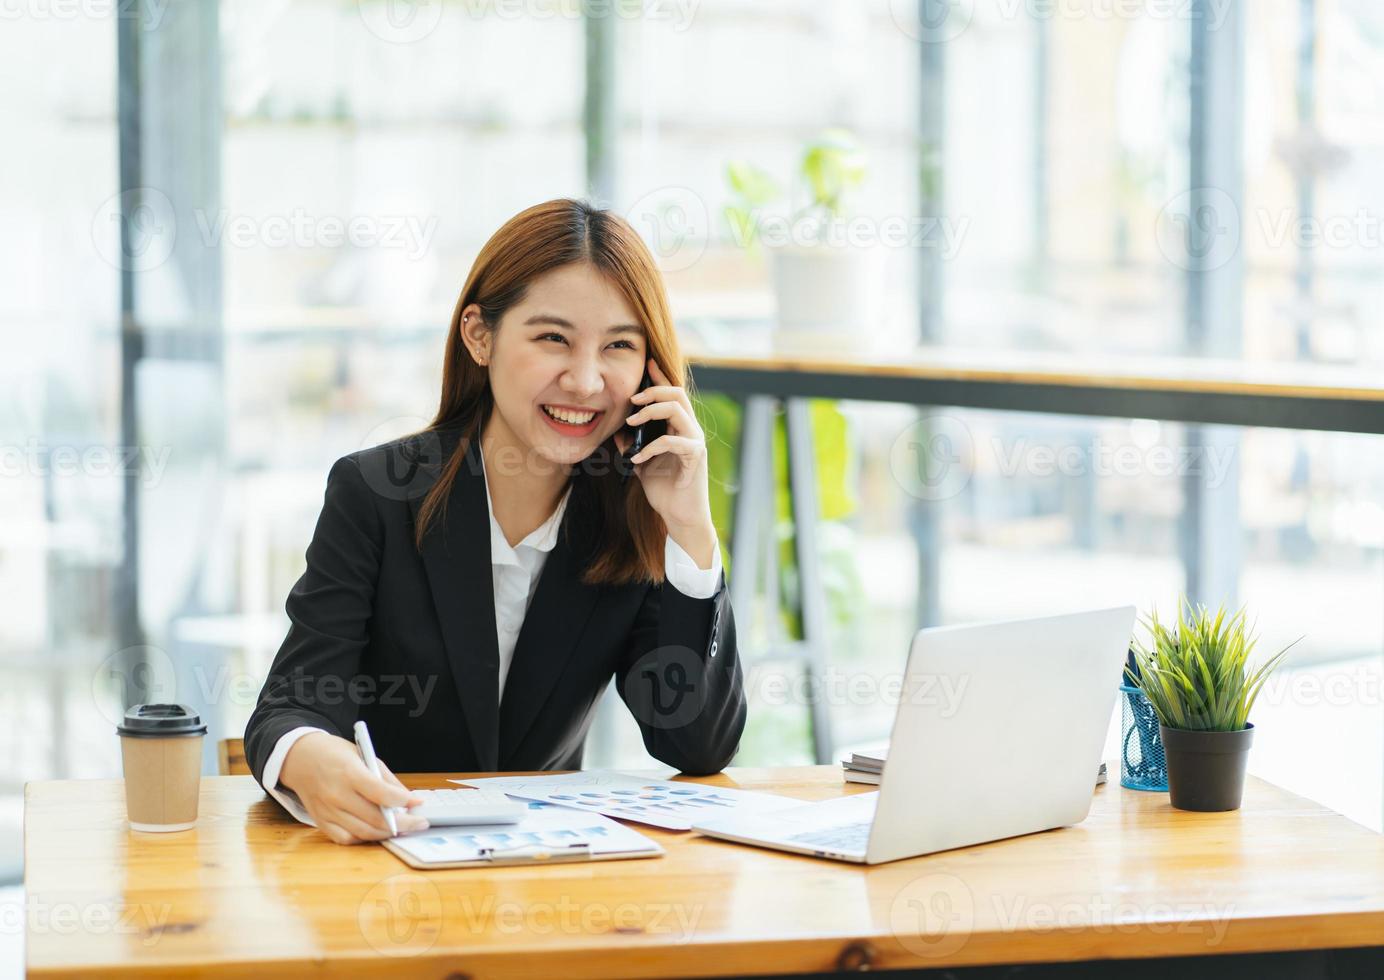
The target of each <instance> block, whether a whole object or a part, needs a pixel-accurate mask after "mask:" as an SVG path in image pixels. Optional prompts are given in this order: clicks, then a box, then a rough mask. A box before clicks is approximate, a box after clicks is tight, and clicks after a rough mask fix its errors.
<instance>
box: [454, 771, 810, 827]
mask: <svg viewBox="0 0 1384 980" xmlns="http://www.w3.org/2000/svg"><path fill="white" fill-rule="evenodd" d="M451 782H454V783H460V784H461V785H463V786H476V787H483V788H485V789H499V790H503V791H504V792H505V793H507V794H508V795H510V796H513V797H515V798H517V799H521V800H541V801H543V802H545V803H555V804H557V805H559V806H564V807H570V808H572V809H574V810H585V811H587V812H590V813H604V814H605V815H606V816H609V817H618V818H620V819H621V820H633V821H636V822H638V823H645V824H649V825H650V826H653V827H662V828H664V829H665V830H691V829H692V824H693V823H696V822H702V821H705V820H707V819H708V818H709V817H711V816H712V815H716V816H718V817H719V816H721V815H722V814H731V813H757V812H767V811H769V810H778V809H781V808H783V807H788V806H795V805H797V804H800V803H802V802H803V801H802V800H795V799H792V798H791V797H787V796H776V795H774V794H772V793H755V792H750V791H748V790H742V789H725V788H722V787H720V786H705V785H702V784H701V783H687V782H680V781H677V780H667V779H653V778H650V777H648V776H638V775H632V774H629V773H622V772H614V771H611V770H609V769H592V770H589V771H586V772H569V773H554V774H553V775H551V776H490V777H484V776H482V777H476V778H473V779H453V780H451Z"/></svg>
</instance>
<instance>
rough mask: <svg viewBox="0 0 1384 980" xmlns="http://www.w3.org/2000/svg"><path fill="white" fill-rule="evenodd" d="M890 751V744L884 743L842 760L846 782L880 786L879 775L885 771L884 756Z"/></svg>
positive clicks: (854, 753) (853, 753)
mask: <svg viewBox="0 0 1384 980" xmlns="http://www.w3.org/2000/svg"><path fill="white" fill-rule="evenodd" d="M888 751H889V743H888V742H883V743H880V744H879V745H877V746H871V747H869V748H864V749H861V750H860V751H859V752H852V753H851V754H850V755H848V756H846V757H845V758H844V759H842V760H841V768H842V770H843V771H844V772H845V776H846V782H848V783H870V784H871V785H874V786H878V785H879V774H880V773H881V772H883V771H884V756H885V754H886V753H887V752H888Z"/></svg>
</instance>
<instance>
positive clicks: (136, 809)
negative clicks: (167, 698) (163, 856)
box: [116, 704, 207, 833]
mask: <svg viewBox="0 0 1384 980" xmlns="http://www.w3.org/2000/svg"><path fill="white" fill-rule="evenodd" d="M116 732H117V733H118V734H119V735H120V755H121V759H122V761H123V763H124V769H125V810H126V813H127V815H128V816H129V820H130V829H131V830H140V831H146V832H150V833H168V832H170V831H176V830H190V829H191V828H192V827H193V826H195V825H196V823H197V797H198V794H199V792H200V790H201V786H202V739H203V737H204V736H205V735H206V733H207V726H206V725H204V724H203V723H202V719H201V718H200V717H199V716H198V715H197V713H196V712H194V711H193V710H192V709H191V708H189V707H188V706H187V705H183V704H137V705H135V706H134V707H132V708H130V710H129V711H127V712H125V720H124V722H123V723H122V724H121V725H120V726H119V727H117V728H116Z"/></svg>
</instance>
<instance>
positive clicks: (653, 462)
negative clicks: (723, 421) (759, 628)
mask: <svg viewBox="0 0 1384 980" xmlns="http://www.w3.org/2000/svg"><path fill="white" fill-rule="evenodd" d="M649 381H650V382H651V384H650V385H649V387H647V388H645V389H644V390H643V391H640V392H637V393H635V395H634V396H633V398H632V400H633V402H634V404H635V405H637V406H639V408H638V411H636V412H635V413H634V414H633V415H631V416H629V417H628V418H626V419H625V422H626V423H627V424H628V425H632V426H637V425H640V424H642V423H644V422H648V421H649V420H651V419H663V420H664V421H666V422H667V423H668V432H667V433H666V434H665V435H661V436H659V437H658V438H657V439H655V440H654V441H653V442H650V443H647V444H646V445H645V446H644V448H643V449H642V450H640V452H639V453H637V454H636V455H635V456H634V457H632V459H631V462H633V463H634V464H635V466H634V473H635V475H636V476H637V477H639V482H640V484H641V485H642V486H643V488H644V496H645V497H646V498H647V499H648V501H649V506H650V507H652V508H653V509H654V510H656V511H657V512H658V514H659V516H660V517H662V518H663V523H664V524H666V525H667V527H668V533H669V535H671V536H672V538H673V540H674V541H677V542H678V544H679V545H680V546H681V547H682V548H683V549H684V550H686V551H687V552H688V554H689V555H691V556H692V557H693V558H694V559H697V560H698V561H700V557H701V556H699V555H698V553H697V552H698V551H700V550H702V549H701V547H700V544H702V543H703V542H704V541H705V540H706V539H707V536H708V535H710V536H711V539H712V540H714V536H715V530H714V527H713V525H712V523H711V501H710V499H709V497H708V492H707V463H706V436H705V435H704V434H703V432H702V427H701V426H700V425H698V424H697V416H696V413H695V412H693V410H692V401H691V399H689V398H688V397H687V389H685V388H681V387H678V386H677V385H674V384H671V383H670V382H669V381H668V376H667V375H665V374H664V373H663V371H662V370H661V369H660V368H659V366H658V364H657V362H655V361H654V359H653V358H649ZM615 438H616V448H618V449H619V450H620V452H621V453H623V452H624V451H625V450H626V449H628V448H629V446H630V443H631V442H632V441H633V437H632V436H630V435H629V434H628V433H626V432H624V431H623V430H622V431H620V432H618V433H617V434H616V437H615ZM689 543H692V544H694V545H698V547H697V548H696V549H695V550H694V548H692V547H689Z"/></svg>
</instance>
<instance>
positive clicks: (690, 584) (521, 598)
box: [264, 454, 721, 827]
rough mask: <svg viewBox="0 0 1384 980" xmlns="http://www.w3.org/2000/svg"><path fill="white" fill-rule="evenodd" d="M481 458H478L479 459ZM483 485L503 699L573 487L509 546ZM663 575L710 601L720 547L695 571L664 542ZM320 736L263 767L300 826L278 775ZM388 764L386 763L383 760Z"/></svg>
mask: <svg viewBox="0 0 1384 980" xmlns="http://www.w3.org/2000/svg"><path fill="white" fill-rule="evenodd" d="M477 455H480V454H477ZM481 473H482V475H484V473H485V458H484V456H482V457H481ZM484 482H485V506H486V510H487V511H488V512H489V514H490V573H491V582H492V585H493V587H494V590H495V641H496V649H497V651H498V653H499V655H500V689H499V691H498V692H497V693H498V696H499V697H503V696H504V691H505V678H506V677H507V676H508V674H509V666H510V663H511V662H512V661H513V660H514V647H515V645H516V644H517V643H518V642H519V630H520V629H521V628H522V627H523V625H524V617H525V615H526V614H527V613H528V609H529V604H530V603H531V602H532V601H533V597H534V593H536V592H537V591H538V581H539V579H540V578H541V577H542V575H543V566H544V565H545V564H546V563H547V561H548V553H549V552H550V551H552V550H553V546H554V545H556V544H557V535H558V531H559V529H560V528H561V526H562V515H563V514H564V513H566V511H567V500H568V498H569V497H571V495H572V489H571V487H568V488H567V491H566V492H565V493H564V494H563V495H562V499H561V500H559V501H558V505H557V508H556V509H555V510H554V511H553V513H552V514H551V515H550V516H549V517H548V519H547V520H546V521H544V522H543V523H542V524H540V525H539V526H538V527H536V528H534V529H533V530H532V531H530V532H529V533H528V534H527V535H525V536H524V539H523V540H522V541H520V542H519V543H518V544H516V545H514V546H513V547H511V546H510V543H509V541H508V540H507V539H506V538H505V532H504V531H502V530H501V529H500V522H499V521H497V520H496V519H495V508H494V506H493V504H492V503H491V499H490V480H489V478H488V477H485V478H484ZM663 573H664V576H665V578H666V580H667V584H668V585H671V586H672V587H673V588H675V589H677V590H678V591H679V592H681V593H682V594H683V595H685V596H688V597H689V598H692V599H710V598H711V597H712V595H714V594H715V592H716V583H717V582H719V581H720V579H721V546H720V544H719V543H716V544H715V545H714V546H713V547H712V549H711V567H710V568H699V567H698V566H697V563H696V562H695V561H693V560H692V556H691V555H689V554H688V553H687V552H686V551H685V550H684V549H683V548H682V546H681V545H679V544H678V543H677V542H676V541H674V540H673V539H672V537H671V536H670V537H668V538H667V539H666V543H665V544H664V546H663ZM316 731H322V729H320V728H316V727H314V726H311V725H301V726H299V727H298V728H294V729H291V730H290V731H287V732H285V733H284V734H283V735H281V736H280V737H279V741H278V742H277V743H275V745H274V751H273V752H271V753H270V755H269V760H268V761H267V762H266V763H265V764H264V787H265V789H266V791H267V792H268V793H269V795H270V796H272V797H274V799H276V800H278V801H279V803H281V804H282V805H283V807H284V809H286V810H287V811H288V812H289V813H291V814H293V816H294V817H296V818H297V819H298V820H299V821H300V822H302V823H305V824H309V825H311V826H314V827H315V826H316V823H314V822H313V819H312V817H310V816H308V812H307V810H306V809H304V807H303V805H302V803H300V802H299V801H298V797H297V795H296V794H294V792H293V791H292V790H289V789H286V788H284V787H281V786H279V785H278V782H279V772H280V770H281V769H283V764H284V758H285V757H286V756H287V755H288V750H289V749H291V748H293V744H294V743H295V742H297V741H298V739H300V738H302V737H303V736H304V735H306V734H307V733H308V732H316ZM385 762H386V764H388V760H387V759H386V760H385Z"/></svg>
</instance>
